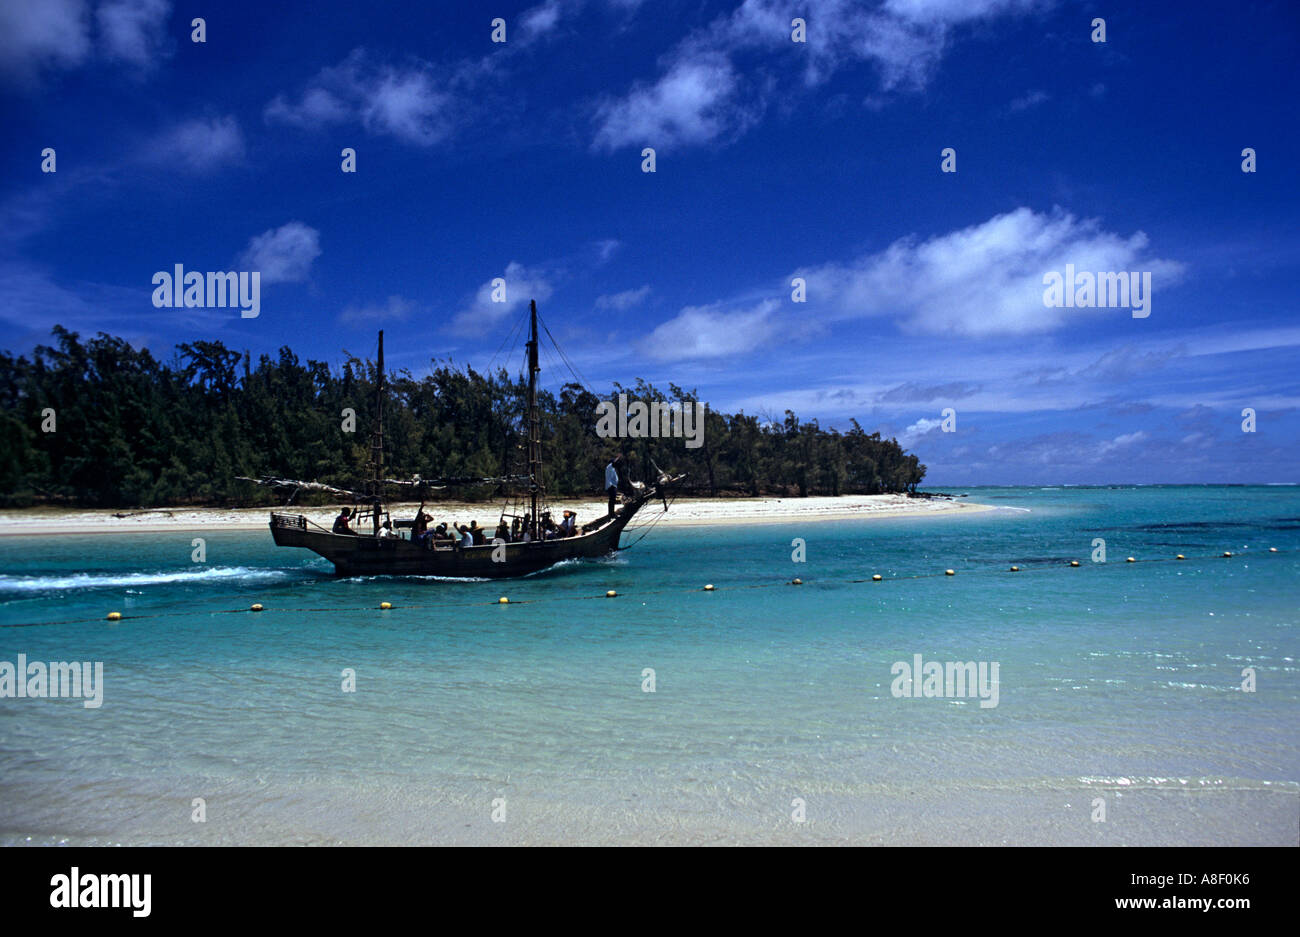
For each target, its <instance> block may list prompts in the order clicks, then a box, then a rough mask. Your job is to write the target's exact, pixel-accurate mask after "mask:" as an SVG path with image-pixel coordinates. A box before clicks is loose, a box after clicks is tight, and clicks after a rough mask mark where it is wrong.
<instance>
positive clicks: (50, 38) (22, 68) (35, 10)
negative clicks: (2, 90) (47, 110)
mask: <svg viewBox="0 0 1300 937" xmlns="http://www.w3.org/2000/svg"><path fill="white" fill-rule="evenodd" d="M89 54H90V9H89V7H88V6H87V5H86V3H85V2H84V0H5V2H4V3H0V76H3V77H5V78H9V79H16V80H20V81H24V82H26V81H31V80H33V79H34V78H35V77H36V76H37V74H38V73H39V72H40V71H41V70H42V69H45V68H71V67H73V66H76V65H79V64H81V63H82V62H83V61H85V60H86V58H87V57H88V56H89Z"/></svg>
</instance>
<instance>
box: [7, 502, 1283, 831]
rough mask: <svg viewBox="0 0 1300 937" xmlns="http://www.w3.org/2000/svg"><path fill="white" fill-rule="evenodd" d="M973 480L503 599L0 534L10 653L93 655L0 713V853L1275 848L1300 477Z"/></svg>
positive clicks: (549, 580)
mask: <svg viewBox="0 0 1300 937" xmlns="http://www.w3.org/2000/svg"><path fill="white" fill-rule="evenodd" d="M961 490H963V491H965V492H967V493H968V495H969V500H970V501H974V502H980V503H983V504H990V505H994V506H996V507H997V508H998V510H995V511H991V512H986V513H972V514H968V515H964V516H955V517H933V518H906V519H894V520H865V521H827V522H816V523H804V524H800V525H782V524H759V525H749V526H732V527H683V528H676V529H672V528H668V527H664V526H661V527H657V528H655V530H654V531H653V532H652V533H651V534H650V536H649V537H648V538H646V539H645V540H644V541H643V542H641V543H640V544H638V545H637V546H636V547H635V548H633V549H632V550H629V551H627V552H624V553H622V554H619V555H617V556H616V557H613V558H611V559H607V560H602V561H594V562H584V563H579V564H574V565H570V566H567V567H563V568H559V569H555V570H552V571H548V572H546V573H543V574H540V575H537V576H533V577H530V578H527V579H523V580H516V581H513V582H507V583H501V582H496V583H492V582H446V581H430V580H419V579H399V580H387V581H386V580H375V579H370V580H335V579H333V578H332V577H331V576H330V575H329V568H328V565H327V564H324V563H323V562H322V561H320V560H318V559H315V558H313V557H312V555H311V554H307V553H305V552H299V551H290V550H279V549H277V548H275V547H274V546H273V545H272V544H271V541H270V536H269V533H266V532H264V531H257V532H247V533H245V532H240V533H235V532H227V533H222V532H213V533H210V534H208V535H207V536H206V541H207V547H206V548H207V561H206V563H201V564H199V563H193V562H191V551H192V549H193V547H192V546H191V540H192V538H193V536H194V534H192V533H184V534H179V533H178V534H159V535H145V534H133V535H126V536H117V537H105V536H102V535H100V536H59V537H44V538H28V537H23V538H4V539H0V661H5V660H8V661H10V662H11V663H12V662H15V661H16V660H17V655H18V654H20V653H21V654H26V655H27V658H28V659H29V660H43V661H63V660H86V661H102V662H103V668H104V700H103V705H102V707H100V708H98V709H87V708H85V707H84V706H83V705H82V704H81V703H80V702H79V701H76V700H71V699H0V842H4V843H26V842H31V843H62V842H68V843H91V844H99V843H105V844H107V843H128V844H134V843H449V842H457V843H459V842H465V843H498V842H500V843H550V842H560V843H625V842H636V843H801V842H809V843H829V842H857V843H902V844H914V843H945V842H955V843H1003V842H1008V843H1097V844H1120V843H1123V844H1164V843H1170V844H1178V843H1277V844H1290V845H1294V844H1295V842H1296V836H1297V828H1298V825H1300V739H1298V738H1297V726H1298V725H1300V718H1298V717H1300V670H1298V669H1297V664H1296V657H1297V656H1298V655H1297V651H1298V650H1300V648H1298V647H1297V638H1298V636H1300V609H1298V604H1300V603H1297V601H1296V595H1297V589H1296V583H1297V581H1300V488H1295V487H1285V486H1279V487H1258V488H1243V487H1169V488H1117V489H1116V488H1087V489H1085V488H1063V489H1020V488H971V489H961ZM796 537H800V538H803V539H804V541H805V542H806V560H807V561H806V562H804V563H794V562H792V560H791V553H792V549H793V548H792V545H791V541H792V540H793V539H794V538H796ZM1095 538H1103V539H1104V540H1105V542H1106V544H1105V548H1106V559H1107V562H1105V563H1104V564H1103V563H1095V562H1093V561H1092V558H1091V557H1092V554H1093V550H1094V546H1093V541H1094V539H1095ZM1269 547H1276V548H1277V549H1278V551H1279V552H1277V553H1269V552H1268V548H1269ZM1225 550H1226V551H1232V552H1233V553H1234V554H1235V555H1234V556H1233V557H1232V558H1230V559H1225V558H1223V557H1222V556H1221V554H1222V553H1223V552H1224V551H1225ZM1177 553H1182V554H1185V555H1186V556H1187V559H1186V560H1184V561H1181V562H1178V561H1174V560H1173V559H1172V557H1173V556H1174V555H1175V554H1177ZM1130 555H1131V556H1134V557H1136V558H1137V559H1138V560H1139V562H1137V563H1133V564H1128V563H1125V562H1124V558H1125V557H1126V556H1130ZM1074 559H1077V560H1079V561H1080V563H1081V566H1080V567H1079V568H1071V567H1069V565H1068V563H1069V561H1070V560H1074ZM1013 563H1014V564H1016V565H1019V566H1020V567H1022V571H1021V572H1019V573H1010V572H1009V571H1008V570H1007V567H1008V566H1009V565H1011V564H1013ZM945 568H951V569H953V570H954V571H956V573H957V575H956V576H953V577H947V576H944V575H942V573H943V570H944V569H945ZM875 573H878V574H880V575H882V576H883V577H884V578H885V581H883V582H880V583H873V582H870V581H867V582H856V583H855V582H851V581H850V580H854V579H859V580H861V579H868V580H869V579H870V577H871V575H872V574H875ZM792 577H799V578H801V579H802V580H803V582H804V585H802V586H792V585H788V584H787V583H788V581H789V580H790V579H791V578H792ZM904 577H916V578H904ZM704 583H714V584H715V585H716V586H717V589H716V591H714V592H703V591H701V590H700V587H701V586H702V585H703V584H704ZM607 589H614V590H617V591H618V592H619V593H620V595H619V596H618V597H617V598H614V599H606V598H604V597H603V596H604V593H605V591H606V590H607ZM501 595H508V596H509V597H510V598H511V604H509V605H505V606H501V605H497V604H495V603H496V599H497V598H498V597H499V596H501ZM381 601H387V602H391V603H393V605H394V606H397V607H396V608H394V609H393V610H391V611H387V612H381V611H379V610H378V609H377V606H378V604H379V603H380V602H381ZM254 602H257V603H261V604H263V605H264V606H265V608H266V610H265V611H263V612H261V613H251V612H248V611H245V609H247V607H248V606H249V605H250V604H252V603H254ZM416 606H418V607H416ZM113 610H118V611H121V612H122V613H123V615H124V618H123V620H122V621H120V622H115V623H110V622H106V621H104V620H103V619H104V616H105V614H106V613H107V612H109V611H113ZM915 654H922V655H923V656H924V659H925V660H934V661H940V662H944V661H977V662H978V661H984V662H997V663H998V666H999V683H998V704H997V706H996V707H988V708H985V707H981V706H980V705H979V700H977V699H970V698H963V699H952V698H919V699H912V698H897V697H895V696H894V695H893V694H892V693H891V684H892V683H893V676H892V674H891V666H892V665H893V664H894V663H895V662H899V661H905V662H908V663H910V662H911V661H912V660H913V655H915ZM1248 667H1249V668H1254V671H1255V675H1256V682H1257V685H1256V690H1255V692H1243V691H1242V687H1241V685H1242V681H1243V677H1242V671H1243V669H1245V668H1248ZM345 668H351V669H353V670H355V673H356V688H355V692H343V689H342V683H343V676H342V671H343V670H344V669H345ZM645 668H653V670H654V678H655V692H653V693H648V692H643V671H644V670H645ZM194 798H203V799H204V801H205V804H206V818H205V821H204V822H201V823H196V822H193V819H192V814H193V811H194V807H193V806H192V803H193V800H194ZM796 799H799V800H801V801H802V803H803V808H802V809H803V812H804V817H805V822H795V821H794V820H793V819H792V813H793V812H794V811H795V810H796V807H797V805H796V803H795V800H796ZM502 800H504V811H505V813H504V822H494V820H493V810H494V801H496V802H497V816H498V818H499V817H500V816H501V803H500V802H501V801H502ZM1099 800H1100V802H1101V803H1102V806H1103V807H1104V809H1105V811H1106V816H1105V820H1104V822H1099V821H1097V820H1095V819H1094V815H1095V814H1096V812H1097V810H1098V806H1097V804H1098V801H1099Z"/></svg>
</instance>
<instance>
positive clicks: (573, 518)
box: [560, 511, 578, 537]
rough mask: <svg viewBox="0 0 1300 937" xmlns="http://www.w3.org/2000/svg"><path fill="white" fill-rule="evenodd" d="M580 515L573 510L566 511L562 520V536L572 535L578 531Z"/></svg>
mask: <svg viewBox="0 0 1300 937" xmlns="http://www.w3.org/2000/svg"><path fill="white" fill-rule="evenodd" d="M577 523H578V515H576V514H574V513H573V512H572V511H565V512H564V520H562V521H560V536H561V537H572V536H573V535H574V534H575V533H577V532H578V531H577Z"/></svg>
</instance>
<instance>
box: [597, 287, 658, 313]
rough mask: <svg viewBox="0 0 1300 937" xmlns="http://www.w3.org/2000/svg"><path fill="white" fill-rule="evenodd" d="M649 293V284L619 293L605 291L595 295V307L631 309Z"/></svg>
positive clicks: (643, 300)
mask: <svg viewBox="0 0 1300 937" xmlns="http://www.w3.org/2000/svg"><path fill="white" fill-rule="evenodd" d="M649 295H650V284H649V283H647V284H646V285H645V286H640V287H637V288H636V289H634V290H623V291H622V292H621V293H607V294H605V295H604V296H597V297H596V308H597V309H617V310H620V311H622V310H624V309H631V308H632V307H633V306H639V305H640V304H641V303H643V302H645V298H646V297H647V296H649Z"/></svg>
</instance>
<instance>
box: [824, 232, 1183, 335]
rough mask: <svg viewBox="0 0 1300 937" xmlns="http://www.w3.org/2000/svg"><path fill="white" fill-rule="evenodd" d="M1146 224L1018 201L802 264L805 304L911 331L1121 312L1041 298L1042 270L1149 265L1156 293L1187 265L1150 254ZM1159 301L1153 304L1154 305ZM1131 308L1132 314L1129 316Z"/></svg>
mask: <svg viewBox="0 0 1300 937" xmlns="http://www.w3.org/2000/svg"><path fill="white" fill-rule="evenodd" d="M1147 246H1148V243H1147V236H1146V235H1145V234H1144V233H1142V232H1141V231H1139V232H1137V233H1135V234H1133V235H1131V236H1129V237H1127V238H1125V237H1122V236H1120V235H1117V234H1113V233H1111V232H1108V231H1103V230H1101V227H1100V225H1099V224H1098V222H1097V221H1095V220H1079V219H1076V218H1075V217H1074V216H1073V215H1071V214H1069V213H1067V212H1063V211H1060V210H1056V211H1053V212H1052V213H1050V214H1039V213H1037V212H1034V211H1032V210H1031V209H1028V208H1018V209H1016V210H1015V211H1012V212H1008V213H1007V214H1004V215H997V216H995V217H993V218H990V219H989V220H988V221H986V222H983V223H982V224H978V225H972V226H971V227H969V228H963V229H961V230H958V231H953V232H951V233H949V234H945V235H940V236H937V237H933V238H930V239H929V240H927V241H918V240H917V239H915V238H904V239H902V240H899V241H896V242H895V243H894V244H892V245H890V247H889V248H888V249H886V250H884V251H882V252H880V253H877V254H872V255H869V256H866V257H862V258H860V259H858V260H857V261H854V262H851V263H848V264H835V263H832V264H826V265H824V266H822V267H818V268H813V269H808V270H800V271H798V275H800V276H803V277H805V279H807V281H808V297H809V302H810V303H812V302H814V301H817V302H818V303H819V304H820V303H821V302H822V301H824V302H825V303H826V306H825V307H824V308H825V310H826V313H827V314H828V315H830V316H833V317H835V318H856V317H861V316H885V315H888V316H891V317H893V318H895V319H896V320H897V322H898V323H899V326H900V327H901V328H903V329H904V330H905V331H909V332H920V333H932V334H957V335H970V336H986V335H999V334H1000V335H1023V334H1028V333H1036V332H1048V331H1051V330H1054V329H1056V328H1059V327H1061V326H1062V325H1064V324H1066V323H1067V322H1068V321H1071V320H1076V319H1078V318H1079V317H1081V316H1090V317H1095V316H1114V315H1116V313H1117V310H1115V309H1106V308H1099V309H1079V308H1054V307H1051V308H1049V307H1046V306H1044V304H1043V291H1044V289H1045V287H1044V286H1043V275H1044V274H1045V273H1047V272H1049V271H1058V272H1059V271H1064V270H1065V265H1066V264H1074V267H1075V269H1076V270H1077V271H1092V272H1094V273H1095V272H1099V271H1130V270H1139V271H1151V272H1152V275H1153V276H1152V281H1153V291H1154V292H1155V294H1156V296H1157V297H1158V296H1159V293H1160V290H1161V289H1162V288H1163V287H1166V286H1168V285H1170V284H1171V283H1174V282H1176V281H1177V280H1178V279H1179V278H1180V276H1181V273H1182V269H1183V268H1182V265H1181V264H1178V263H1175V262H1173V261H1168V260H1161V259H1158V258H1153V257H1151V256H1150V255H1149V253H1148V251H1147ZM1158 303H1159V300H1158V298H1157V300H1156V301H1155V303H1154V304H1153V305H1154V306H1158ZM1125 314H1127V313H1125Z"/></svg>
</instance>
